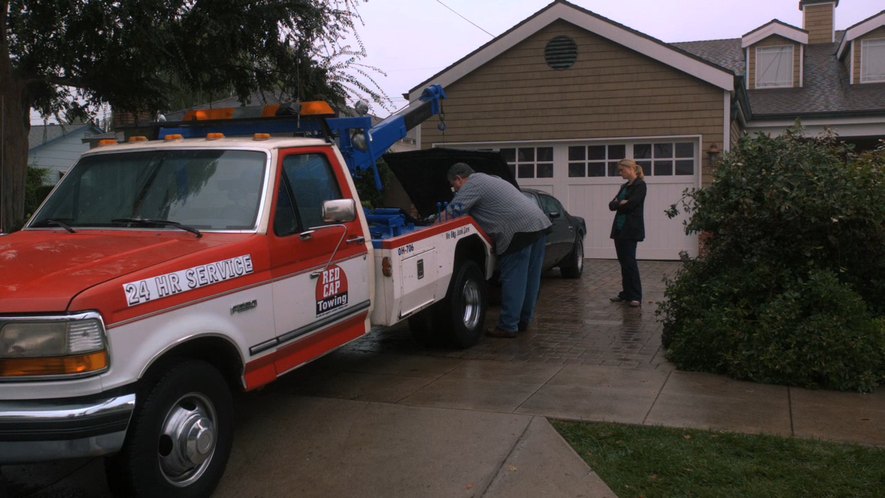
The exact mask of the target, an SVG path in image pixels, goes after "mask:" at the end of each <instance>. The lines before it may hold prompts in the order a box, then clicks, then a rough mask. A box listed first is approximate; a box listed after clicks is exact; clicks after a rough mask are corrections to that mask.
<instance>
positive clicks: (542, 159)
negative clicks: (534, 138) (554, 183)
mask: <svg viewBox="0 0 885 498" xmlns="http://www.w3.org/2000/svg"><path fill="white" fill-rule="evenodd" d="M501 155H502V156H504V160H506V161H507V165H508V166H510V172H511V173H513V176H514V178H553V147H514V148H505V149H501Z"/></svg>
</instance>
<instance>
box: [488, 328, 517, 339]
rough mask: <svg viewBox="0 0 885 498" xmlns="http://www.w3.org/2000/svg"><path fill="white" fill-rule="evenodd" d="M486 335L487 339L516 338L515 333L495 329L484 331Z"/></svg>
mask: <svg viewBox="0 0 885 498" xmlns="http://www.w3.org/2000/svg"><path fill="white" fill-rule="evenodd" d="M486 335H487V336H489V337H506V338H508V339H513V338H514V337H516V332H511V331H509V330H504V329H500V328H498V327H495V328H493V329H488V330H486Z"/></svg>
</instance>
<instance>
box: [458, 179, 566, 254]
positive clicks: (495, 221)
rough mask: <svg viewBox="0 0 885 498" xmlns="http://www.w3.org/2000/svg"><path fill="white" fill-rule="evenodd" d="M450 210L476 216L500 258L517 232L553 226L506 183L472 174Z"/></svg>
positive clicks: (533, 204)
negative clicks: (493, 243)
mask: <svg viewBox="0 0 885 498" xmlns="http://www.w3.org/2000/svg"><path fill="white" fill-rule="evenodd" d="M447 209H448V210H449V213H453V214H455V213H458V212H460V213H464V214H469V215H470V216H473V218H474V219H476V221H477V223H479V226H481V227H482V229H483V230H485V232H486V233H487V234H489V236H490V237H491V238H492V240H493V241H494V242H495V253H496V254H498V255H500V254H503V253H504V251H506V250H507V248H508V247H509V246H510V242H511V241H512V240H513V236H514V235H515V234H516V233H519V232H524V233H532V232H538V231H541V230H545V229H546V228H548V227H550V225H551V224H552V223H550V219H549V218H547V215H546V214H544V211H541V208H540V207H538V204H537V203H536V202H535V201H533V200H532V199H529V198H528V197H526V196H525V195H524V194H523V193H522V192H520V191H519V190H518V189H517V188H516V187H514V186H513V185H511V184H510V183H509V182H507V181H506V180H504V179H502V178H500V177H497V176H491V175H487V174H485V173H473V174H472V175H470V178H468V180H467V182H466V183H465V184H464V186H462V187H461V189H460V190H458V192H456V193H455V198H454V199H452V202H451V203H449V206H448V208H447Z"/></svg>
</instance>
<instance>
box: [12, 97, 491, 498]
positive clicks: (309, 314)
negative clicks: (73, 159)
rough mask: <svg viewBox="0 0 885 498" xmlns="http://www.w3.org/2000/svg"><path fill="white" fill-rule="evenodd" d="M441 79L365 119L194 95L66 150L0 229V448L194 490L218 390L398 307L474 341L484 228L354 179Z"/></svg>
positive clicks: (113, 482) (210, 440)
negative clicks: (189, 108)
mask: <svg viewBox="0 0 885 498" xmlns="http://www.w3.org/2000/svg"><path fill="white" fill-rule="evenodd" d="M444 98H445V92H444V91H443V89H442V88H441V87H438V86H433V87H428V89H427V90H426V91H425V92H424V94H423V95H422V97H421V99H420V100H419V101H417V102H415V103H413V104H412V105H409V106H407V107H406V108H404V109H403V110H402V111H400V112H398V113H395V114H393V115H391V116H390V117H389V118H387V119H385V120H383V121H382V122H380V123H378V124H377V125H374V126H373V125H372V122H371V120H370V118H368V117H365V116H363V117H355V118H339V117H333V116H332V111H331V108H330V107H328V106H327V105H324V104H323V103H308V102H304V103H301V104H299V105H297V106H274V107H271V108H263V109H262V110H261V111H260V113H259V114H260V115H257V116H255V117H251V118H238V119H230V118H235V117H236V116H235V115H236V114H238V113H242V111H243V109H242V108H238V109H228V110H218V109H215V110H208V111H206V110H203V111H194V112H192V113H191V114H190V115H188V116H186V119H185V120H183V121H181V122H177V123H158V124H157V126H156V137H155V138H156V139H148V138H147V137H132V138H130V139H129V140H128V141H127V142H125V143H105V144H103V145H102V146H100V147H97V148H95V149H93V150H90V151H89V152H87V153H85V154H84V155H83V156H82V157H81V158H80V159H79V161H78V162H77V164H76V165H75V166H74V167H73V168H72V169H71V170H70V172H69V173H68V174H67V175H65V177H64V178H63V179H62V180H61V181H60V182H59V184H58V185H57V186H56V187H55V189H54V190H53V191H52V192H51V193H50V195H49V196H48V197H47V199H46V200H45V201H44V202H43V204H42V205H41V206H40V207H39V208H38V210H37V211H36V212H35V214H34V215H33V217H32V218H31V219H30V220H29V221H28V222H27V224H26V225H25V226H24V228H23V229H22V230H20V231H18V232H15V233H11V234H8V235H5V236H4V237H2V238H0V276H2V277H0V464H8V463H23V462H36V461H44V460H55V459H60V458H74V457H92V456H105V457H106V458H105V461H106V466H107V472H106V474H107V476H108V480H109V484H110V486H111V489H112V490H114V492H115V493H118V494H121V495H126V496H167V497H177V496H208V495H209V494H210V493H211V491H212V490H213V489H214V487H215V486H216V485H217V483H218V481H219V479H220V477H221V475H222V474H223V472H224V467H225V464H226V462H227V459H228V455H229V453H230V451H231V446H232V442H233V416H232V413H233V401H232V393H233V392H234V391H252V390H255V389H259V388H261V387H262V386H264V385H266V384H268V383H270V382H273V381H274V380H275V379H277V378H278V377H280V376H281V375H284V374H286V373H287V372H290V371H292V370H294V369H296V368H298V367H301V366H302V365H305V364H307V363H309V362H311V361H312V360H315V359H317V358H319V357H321V356H323V355H326V354H328V353H330V352H331V351H333V350H335V349H337V348H339V347H341V346H343V345H345V344H348V343H349V342H351V341H354V340H356V339H358V338H360V337H362V336H364V335H365V334H367V333H369V332H370V330H371V329H372V328H373V327H378V326H390V325H394V324H397V323H399V322H402V321H404V320H409V321H410V323H411V325H412V326H413V327H414V329H416V330H417V331H419V333H418V335H419V336H422V335H423V336H425V337H432V338H434V339H437V340H439V339H444V340H446V341H447V342H449V343H450V344H453V345H454V346H457V347H462V348H463V347H469V346H470V345H472V344H474V343H475V342H476V341H477V340H478V339H479V337H480V335H481V333H482V330H483V322H484V320H485V314H486V307H487V289H486V281H487V280H488V278H489V277H490V276H491V275H492V271H493V268H494V264H495V262H494V251H493V250H492V247H491V241H490V239H489V237H488V236H487V235H486V234H485V233H484V232H483V231H482V229H481V228H480V227H479V226H478V225H477V224H476V222H475V220H473V219H472V218H471V217H469V216H458V217H450V216H447V214H446V213H445V211H444V210H443V211H442V212H441V216H439V217H438V218H437V219H434V220H415V219H411V218H409V217H408V216H407V215H405V214H404V213H403V212H402V210H399V209H380V210H378V209H375V210H369V209H364V208H363V207H362V206H361V200H360V197H359V195H358V193H357V190H356V187H355V183H354V175H364V174H371V175H373V176H374V177H375V180H376V182H377V181H378V180H379V175H378V174H377V171H376V170H375V169H374V168H375V167H376V162H377V160H378V158H379V157H380V156H381V155H382V154H384V153H385V152H386V151H387V150H388V149H389V148H390V146H391V145H392V144H394V143H395V142H396V141H398V140H399V139H401V138H402V137H404V136H405V134H406V132H407V130H408V129H409V128H411V127H413V126H415V125H416V124H417V123H419V122H421V121H423V120H425V119H426V118H427V117H429V116H433V115H438V114H440V112H441V101H442V99H444ZM250 112H251V111H250ZM244 134H246V136H242V135H244ZM280 135H285V136H280ZM415 167H416V168H420V167H421V165H415Z"/></svg>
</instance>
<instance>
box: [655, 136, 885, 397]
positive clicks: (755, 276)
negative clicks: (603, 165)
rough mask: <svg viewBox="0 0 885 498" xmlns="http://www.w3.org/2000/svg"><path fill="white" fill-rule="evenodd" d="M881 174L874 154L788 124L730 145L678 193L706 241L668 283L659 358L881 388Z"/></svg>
mask: <svg viewBox="0 0 885 498" xmlns="http://www.w3.org/2000/svg"><path fill="white" fill-rule="evenodd" d="M883 173H885V149H883V148H880V149H878V150H876V151H873V152H869V153H865V154H860V155H858V154H854V153H853V152H852V150H851V147H849V146H846V145H845V144H843V143H840V142H839V141H837V140H836V139H834V138H833V137H831V136H823V137H818V138H804V137H802V135H801V130H799V129H794V130H791V131H790V132H789V133H787V134H786V135H784V136H781V137H776V138H770V137H767V136H762V135H757V136H754V137H748V138H744V139H743V140H741V142H740V143H739V144H738V146H737V147H736V148H735V150H734V151H732V152H731V153H729V154H726V155H725V157H723V159H722V161H721V162H720V164H719V165H718V168H717V171H716V176H715V179H714V182H713V184H712V185H711V186H710V187H707V188H705V189H702V190H695V191H691V192H687V193H686V195H685V197H684V199H683V203H682V208H683V209H685V210H687V211H688V212H689V213H690V215H691V216H690V221H689V222H688V225H687V227H686V228H687V231H689V232H702V233H707V234H709V242H708V245H707V248H706V254H705V256H704V257H703V258H701V259H697V260H691V261H686V263H685V266H684V267H683V268H682V269H681V270H680V271H679V272H678V273H677V275H676V276H675V278H674V279H673V280H671V281H668V282H667V289H666V291H665V298H666V299H665V301H664V302H663V303H662V304H661V306H660V308H659V309H658V313H659V317H660V319H661V321H662V322H663V337H662V340H663V344H664V346H665V348H667V357H668V358H669V359H670V360H671V361H673V362H674V363H675V364H676V366H677V367H678V368H682V369H687V370H700V371H709V372H716V373H722V374H726V375H730V376H732V377H735V378H739V379H749V380H754V381H758V382H766V383H778V384H787V385H795V386H803V387H822V388H831V389H840V390H858V391H869V390H872V389H874V388H875V387H876V386H878V385H879V384H880V383H882V382H883V381H885V318H883V312H885V181H883V176H882V175H883ZM671 211H672V213H671V214H675V212H677V211H678V208H677V207H676V206H673V208H672V209H671Z"/></svg>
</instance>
